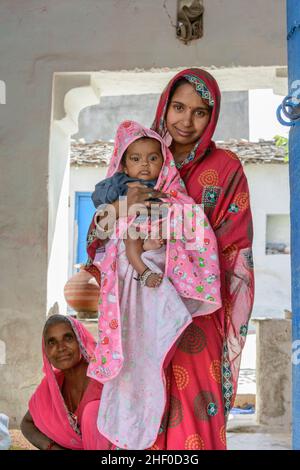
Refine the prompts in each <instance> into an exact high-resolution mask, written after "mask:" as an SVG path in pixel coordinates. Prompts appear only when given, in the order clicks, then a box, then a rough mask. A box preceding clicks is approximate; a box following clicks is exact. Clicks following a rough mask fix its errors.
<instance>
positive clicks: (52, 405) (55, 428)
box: [29, 317, 110, 450]
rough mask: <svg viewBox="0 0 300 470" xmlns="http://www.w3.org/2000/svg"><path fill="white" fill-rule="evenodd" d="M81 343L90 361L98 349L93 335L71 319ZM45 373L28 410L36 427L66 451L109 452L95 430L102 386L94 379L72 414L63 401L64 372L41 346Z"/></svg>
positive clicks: (82, 350) (85, 357)
mask: <svg viewBox="0 0 300 470" xmlns="http://www.w3.org/2000/svg"><path fill="white" fill-rule="evenodd" d="M68 320H69V321H70V323H71V326H72V329H73V331H74V333H75V335H76V338H77V341H78V343H79V347H80V351H81V354H82V355H83V357H84V359H85V360H86V361H87V362H89V360H90V356H91V355H92V353H93V351H94V348H95V340H94V338H93V336H92V335H91V334H90V333H89V332H88V331H87V330H86V329H85V328H84V326H83V325H82V324H81V323H80V322H79V321H77V320H75V319H73V318H71V317H68ZM42 350H43V362H44V369H43V370H44V373H45V377H44V378H43V380H42V382H41V383H40V385H39V386H38V387H37V389H36V391H35V392H34V394H33V395H32V397H31V399H30V401H29V411H30V414H31V416H32V419H33V421H34V424H35V426H36V427H37V428H38V429H39V430H40V431H41V432H42V433H43V434H45V435H46V436H48V437H49V438H50V439H52V440H53V441H54V442H56V443H57V444H59V445H60V446H62V447H65V448H66V449H72V450H82V449H108V448H110V443H109V442H108V441H107V440H106V439H104V438H103V437H102V436H101V435H100V434H99V432H98V430H97V427H96V416H97V413H98V408H99V402H100V396H101V390H102V386H101V384H99V383H98V382H96V381H94V380H92V379H91V380H90V382H89V385H88V387H87V389H86V391H85V393H84V395H83V397H82V400H81V402H80V404H79V406H78V408H77V410H76V411H75V413H74V414H73V413H71V412H70V411H69V410H68V409H67V407H66V404H65V402H64V399H63V396H62V393H61V387H62V384H63V380H64V374H63V372H62V371H59V370H57V369H54V368H53V366H52V365H51V364H50V362H49V360H48V358H47V356H46V353H45V347H44V340H43V343H42Z"/></svg>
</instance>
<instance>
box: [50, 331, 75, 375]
mask: <svg viewBox="0 0 300 470" xmlns="http://www.w3.org/2000/svg"><path fill="white" fill-rule="evenodd" d="M44 341H45V350H46V355H47V357H48V359H49V361H50V362H51V364H52V365H53V366H54V367H55V368H56V369H60V370H67V369H70V368H72V367H75V366H76V365H77V364H78V363H79V362H80V359H81V353H80V349H79V344H78V341H77V339H76V336H75V333H74V331H73V329H72V327H71V325H69V324H68V323H57V324H56V325H51V326H49V327H48V328H47V330H46V333H45V337H44Z"/></svg>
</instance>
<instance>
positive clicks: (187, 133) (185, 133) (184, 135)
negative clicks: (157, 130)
mask: <svg viewBox="0 0 300 470" xmlns="http://www.w3.org/2000/svg"><path fill="white" fill-rule="evenodd" d="M175 130H176V131H177V133H178V134H179V135H181V136H182V137H190V136H191V135H192V134H193V133H192V132H187V131H182V130H181V129H177V127H175Z"/></svg>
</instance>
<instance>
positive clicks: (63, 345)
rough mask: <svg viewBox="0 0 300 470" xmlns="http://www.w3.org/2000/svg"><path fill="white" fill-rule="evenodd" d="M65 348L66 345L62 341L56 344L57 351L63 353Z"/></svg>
mask: <svg viewBox="0 0 300 470" xmlns="http://www.w3.org/2000/svg"><path fill="white" fill-rule="evenodd" d="M65 348H66V345H65V343H64V341H62V342H59V343H58V345H57V349H58V351H63V350H64V349H65Z"/></svg>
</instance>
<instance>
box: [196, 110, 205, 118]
mask: <svg viewBox="0 0 300 470" xmlns="http://www.w3.org/2000/svg"><path fill="white" fill-rule="evenodd" d="M196 116H200V117H204V116H206V112H205V111H196Z"/></svg>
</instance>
